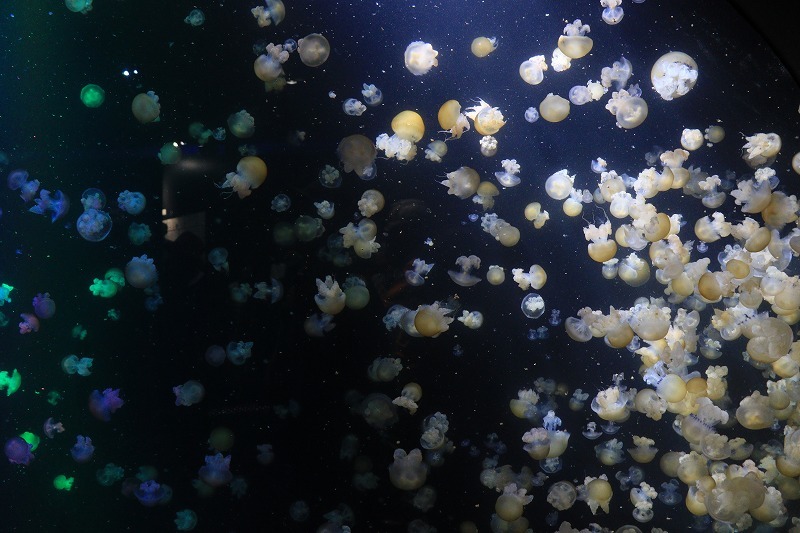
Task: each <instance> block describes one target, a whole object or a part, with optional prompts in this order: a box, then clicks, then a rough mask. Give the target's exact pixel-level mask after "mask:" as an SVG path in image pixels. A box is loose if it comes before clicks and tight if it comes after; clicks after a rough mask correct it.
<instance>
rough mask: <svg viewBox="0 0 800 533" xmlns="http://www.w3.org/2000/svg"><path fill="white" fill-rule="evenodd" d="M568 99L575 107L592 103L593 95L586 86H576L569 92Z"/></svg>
mask: <svg viewBox="0 0 800 533" xmlns="http://www.w3.org/2000/svg"><path fill="white" fill-rule="evenodd" d="M568 98H569V101H570V102H572V103H573V104H575V105H583V104H586V103H588V102H591V101H592V94H591V93H590V92H589V89H588V88H587V87H586V86H585V85H576V86H574V87H573V88H572V89H570V90H569V95H568Z"/></svg>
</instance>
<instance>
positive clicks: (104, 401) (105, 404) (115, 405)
mask: <svg viewBox="0 0 800 533" xmlns="http://www.w3.org/2000/svg"><path fill="white" fill-rule="evenodd" d="M123 405H125V402H124V401H123V400H122V398H120V397H119V389H105V390H104V391H103V394H100V391H98V390H93V391H92V393H91V394H90V395H89V410H90V411H91V412H92V415H94V417H95V418H96V419H98V420H102V421H103V422H108V421H109V420H111V415H112V414H113V413H115V412H116V411H117V409H119V408H120V407H122V406H123Z"/></svg>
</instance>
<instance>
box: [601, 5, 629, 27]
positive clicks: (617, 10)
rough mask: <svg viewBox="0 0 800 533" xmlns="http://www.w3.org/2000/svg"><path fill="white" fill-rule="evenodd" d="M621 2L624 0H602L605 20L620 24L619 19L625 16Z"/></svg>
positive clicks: (611, 23)
mask: <svg viewBox="0 0 800 533" xmlns="http://www.w3.org/2000/svg"><path fill="white" fill-rule="evenodd" d="M621 3H622V0H600V5H601V6H603V7H604V8H605V9H604V10H603V15H602V17H603V22H605V23H606V24H610V25H612V26H613V25H614V24H619V21H621V20H622V17H624V16H625V12H624V11H623V10H622V6H621V5H620V4H621Z"/></svg>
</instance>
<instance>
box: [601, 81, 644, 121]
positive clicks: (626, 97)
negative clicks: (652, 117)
mask: <svg viewBox="0 0 800 533" xmlns="http://www.w3.org/2000/svg"><path fill="white" fill-rule="evenodd" d="M640 94H641V91H640V90H639V86H638V85H631V86H630V87H629V88H628V90H627V91H626V90H625V89H620V90H619V91H616V92H614V93H612V94H611V98H610V99H609V100H608V103H607V104H606V109H608V110H609V111H610V112H611V113H612V114H613V115H614V116H616V117H617V126H618V127H620V128H625V129H631V128H635V127H636V126H639V125H640V124H641V123H642V122H644V119H646V118H647V112H648V108H647V102H645V101H644V100H643V99H642V98H640V97H639V95H640Z"/></svg>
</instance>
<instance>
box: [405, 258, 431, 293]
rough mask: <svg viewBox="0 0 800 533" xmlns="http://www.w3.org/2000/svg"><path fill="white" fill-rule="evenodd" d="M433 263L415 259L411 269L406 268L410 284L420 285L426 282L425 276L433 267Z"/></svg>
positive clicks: (406, 275)
mask: <svg viewBox="0 0 800 533" xmlns="http://www.w3.org/2000/svg"><path fill="white" fill-rule="evenodd" d="M433 265H434V264H433V263H426V262H425V261H424V260H422V259H414V262H413V263H412V265H411V270H406V273H405V278H406V281H407V282H408V284H409V285H413V286H414V287H418V286H420V285H422V284H423V283H425V276H427V275H428V272H430V271H431V269H432V268H433Z"/></svg>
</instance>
